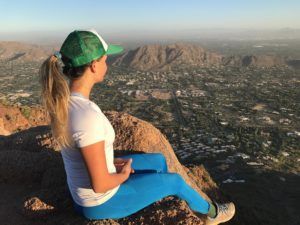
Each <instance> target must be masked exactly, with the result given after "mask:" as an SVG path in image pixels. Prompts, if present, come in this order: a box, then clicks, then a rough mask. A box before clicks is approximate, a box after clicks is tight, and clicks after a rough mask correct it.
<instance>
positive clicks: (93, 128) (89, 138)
mask: <svg viewBox="0 0 300 225" xmlns="http://www.w3.org/2000/svg"><path fill="white" fill-rule="evenodd" d="M68 122H69V131H70V132H71V136H72V137H73V139H74V142H75V145H76V146H74V147H72V148H64V149H62V150H61V154H62V157H63V161H64V167H65V171H66V175H67V183H68V187H69V190H70V193H71V195H72V198H73V200H74V201H75V202H76V203H77V204H78V205H81V206H86V207H87V206H96V205H100V204H102V203H104V202H106V201H107V200H108V199H110V198H111V197H112V196H113V195H114V194H115V193H116V192H117V190H118V189H119V187H120V185H118V186H117V187H115V188H113V189H111V190H109V191H107V192H105V193H95V192H94V191H93V188H92V186H91V182H90V178H89V174H88V171H87V168H86V166H85V163H84V160H83V158H82V155H81V153H80V149H79V147H84V146H87V145H91V144H94V143H96V142H99V141H102V140H105V156H106V164H107V167H108V172H109V173H116V167H115V165H114V163H113V161H114V150H113V142H114V139H115V132H114V129H113V127H112V125H111V123H110V122H109V120H108V119H107V118H106V116H105V115H104V114H103V112H102V111H101V109H100V108H99V106H98V105H97V104H95V103H94V102H92V101H90V100H89V99H87V98H85V97H83V96H82V95H80V94H78V93H73V92H72V93H71V96H70V102H69V121H68ZM103 182H105V181H103Z"/></svg>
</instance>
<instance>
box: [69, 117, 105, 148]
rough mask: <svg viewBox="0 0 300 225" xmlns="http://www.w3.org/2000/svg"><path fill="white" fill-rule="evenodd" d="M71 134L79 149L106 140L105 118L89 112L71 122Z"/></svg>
mask: <svg viewBox="0 0 300 225" xmlns="http://www.w3.org/2000/svg"><path fill="white" fill-rule="evenodd" d="M71 123H72V124H71V134H72V137H73V139H74V142H75V144H76V146H77V147H80V148H81V147H85V146H87V145H91V144H94V143H97V142H99V141H103V140H105V126H104V125H105V124H104V120H103V117H101V115H99V114H97V113H95V112H88V113H85V114H84V115H82V116H80V118H76V119H74V120H73V121H72V122H71Z"/></svg>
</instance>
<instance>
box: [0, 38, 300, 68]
mask: <svg viewBox="0 0 300 225" xmlns="http://www.w3.org/2000/svg"><path fill="white" fill-rule="evenodd" d="M57 49H58V47H57V46H39V45H32V44H24V43H20V42H0V60H2V61H40V60H43V59H46V58H47V57H48V56H49V55H50V54H52V53H53V52H54V51H55V50H57ZM108 63H109V64H110V65H113V66H121V67H127V68H132V69H136V70H141V71H150V70H151V71H168V70H172V69H174V68H176V67H182V66H184V67H194V66H198V67H199V66H200V67H201V66H238V67H248V66H254V67H272V66H292V67H295V68H299V65H300V60H297V59H289V58H284V57H279V56H276V55H233V56H224V55H222V54H220V53H217V52H211V51H208V50H205V49H204V48H202V47H201V46H199V45H195V44H188V43H174V44H169V45H158V44H153V45H144V46H141V47H138V48H136V49H133V50H128V51H125V52H124V53H123V54H120V55H117V56H115V57H110V59H109V60H108Z"/></svg>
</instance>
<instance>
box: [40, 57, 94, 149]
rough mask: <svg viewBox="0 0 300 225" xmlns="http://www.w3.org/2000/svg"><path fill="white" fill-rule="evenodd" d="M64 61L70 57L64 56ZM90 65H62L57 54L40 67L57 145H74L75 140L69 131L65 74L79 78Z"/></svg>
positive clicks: (68, 94)
mask: <svg viewBox="0 0 300 225" xmlns="http://www.w3.org/2000/svg"><path fill="white" fill-rule="evenodd" d="M62 61H63V62H64V64H65V62H67V61H68V59H67V58H64V57H62ZM89 65H90V63H89V64H86V65H82V66H80V67H67V66H64V67H63V71H61V67H60V65H59V62H58V58H57V57H56V56H55V55H52V56H50V57H49V58H47V59H46V60H45V61H44V62H43V64H42V66H41V68H40V72H39V73H40V83H41V86H42V91H41V100H42V105H43V107H44V108H45V110H46V113H47V115H48V116H50V120H51V131H52V136H53V138H54V141H55V144H57V145H58V146H57V145H56V146H55V147H59V148H64V147H70V146H72V145H73V144H74V143H73V140H72V138H71V137H70V135H69V132H68V118H69V117H68V116H69V115H68V104H69V100H70V92H71V91H70V88H69V84H68V82H67V80H66V79H65V76H66V77H68V78H69V80H73V79H76V78H79V77H81V76H82V75H83V72H84V71H85V70H86V68H87V67H88V66H89Z"/></svg>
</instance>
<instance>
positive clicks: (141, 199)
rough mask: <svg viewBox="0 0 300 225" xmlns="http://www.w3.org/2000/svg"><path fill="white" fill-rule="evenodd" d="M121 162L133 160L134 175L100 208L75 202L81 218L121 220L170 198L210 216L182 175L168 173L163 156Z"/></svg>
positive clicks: (156, 154)
mask: <svg viewBox="0 0 300 225" xmlns="http://www.w3.org/2000/svg"><path fill="white" fill-rule="evenodd" d="M120 158H132V164H131V167H132V168H133V169H134V170H135V173H132V174H130V176H129V178H128V179H127V180H126V181H125V182H124V183H122V184H121V185H120V187H119V189H118V191H117V192H116V194H115V195H113V196H112V197H111V198H110V199H109V200H107V201H106V202H104V203H102V204H101V205H98V206H92V207H82V206H80V205H78V204H76V203H75V202H73V203H74V207H75V210H76V211H77V212H78V213H79V214H81V215H83V216H84V217H86V218H88V219H120V218H123V217H126V216H129V215H131V214H133V213H135V212H137V211H139V210H141V209H143V208H145V207H146V206H148V205H150V204H152V203H154V202H156V201H158V200H160V199H162V198H164V197H167V196H170V195H175V196H178V197H179V198H181V199H183V200H185V201H186V202H187V203H188V205H189V207H190V208H191V209H192V210H194V211H197V212H200V213H202V214H207V213H208V211H209V207H210V205H209V203H208V202H207V201H206V200H205V199H204V198H203V197H202V196H201V195H200V194H198V192H196V191H195V190H194V189H193V188H192V187H191V186H189V185H188V184H187V183H186V182H185V181H184V179H183V178H182V177H181V176H180V175H179V174H177V173H168V169H167V164H166V159H165V157H164V155H163V154H161V153H145V154H131V155H126V156H121V157H120Z"/></svg>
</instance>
